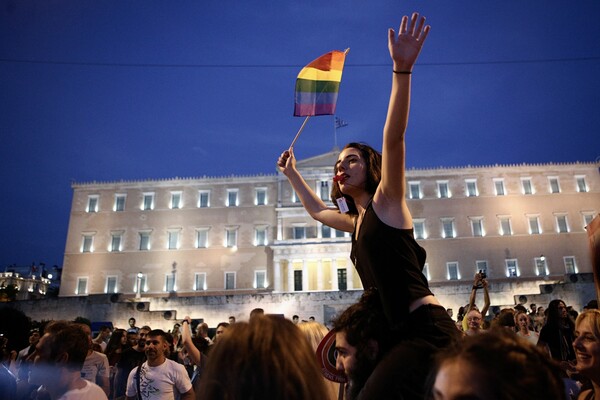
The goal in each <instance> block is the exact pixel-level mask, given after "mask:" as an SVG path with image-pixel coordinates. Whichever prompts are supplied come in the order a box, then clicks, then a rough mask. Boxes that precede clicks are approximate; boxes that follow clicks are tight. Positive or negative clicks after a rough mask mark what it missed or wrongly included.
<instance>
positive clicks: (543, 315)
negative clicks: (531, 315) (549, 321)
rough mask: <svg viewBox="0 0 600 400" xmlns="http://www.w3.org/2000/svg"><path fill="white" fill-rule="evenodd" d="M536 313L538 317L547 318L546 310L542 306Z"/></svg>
mask: <svg viewBox="0 0 600 400" xmlns="http://www.w3.org/2000/svg"><path fill="white" fill-rule="evenodd" d="M536 313H537V315H539V316H541V317H545V316H546V310H545V309H544V307H542V306H539V307H538V308H537V310H536Z"/></svg>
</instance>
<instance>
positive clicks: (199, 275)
mask: <svg viewBox="0 0 600 400" xmlns="http://www.w3.org/2000/svg"><path fill="white" fill-rule="evenodd" d="M192 289H194V290H206V272H196V273H195V274H194V286H193V287H192Z"/></svg>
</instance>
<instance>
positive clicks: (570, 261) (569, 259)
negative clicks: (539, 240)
mask: <svg viewBox="0 0 600 400" xmlns="http://www.w3.org/2000/svg"><path fill="white" fill-rule="evenodd" d="M563 261H564V263H565V272H566V273H567V274H576V273H577V272H578V271H577V263H576V262H575V257H574V256H565V257H563Z"/></svg>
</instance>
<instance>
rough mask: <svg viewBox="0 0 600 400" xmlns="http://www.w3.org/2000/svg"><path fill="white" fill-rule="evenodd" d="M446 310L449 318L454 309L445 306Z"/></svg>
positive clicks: (452, 314)
mask: <svg viewBox="0 0 600 400" xmlns="http://www.w3.org/2000/svg"><path fill="white" fill-rule="evenodd" d="M446 312H447V313H448V316H449V317H450V318H452V317H453V316H454V310H452V309H451V308H446Z"/></svg>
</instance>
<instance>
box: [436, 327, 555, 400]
mask: <svg viewBox="0 0 600 400" xmlns="http://www.w3.org/2000/svg"><path fill="white" fill-rule="evenodd" d="M437 357H438V359H437V363H436V367H435V368H434V370H433V371H432V373H431V376H430V379H429V381H430V390H429V391H430V395H429V398H430V399H434V400H458V399H485V400H548V399H563V398H565V397H564V396H565V394H564V383H563V379H562V377H561V370H560V368H559V366H558V365H557V364H556V363H554V362H553V361H552V360H551V359H550V358H549V357H548V355H547V354H545V353H544V351H543V350H542V349H540V348H539V347H536V346H534V345H533V344H531V343H529V342H527V341H526V340H523V339H521V338H519V337H518V336H517V335H516V334H515V333H514V332H511V331H510V330H507V329H492V330H489V331H484V332H481V333H480V334H478V335H473V336H467V337H465V338H464V339H463V340H462V341H458V342H456V344H455V345H454V346H453V347H451V348H449V349H447V350H444V351H443V352H440V353H439V354H438V356H437Z"/></svg>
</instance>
